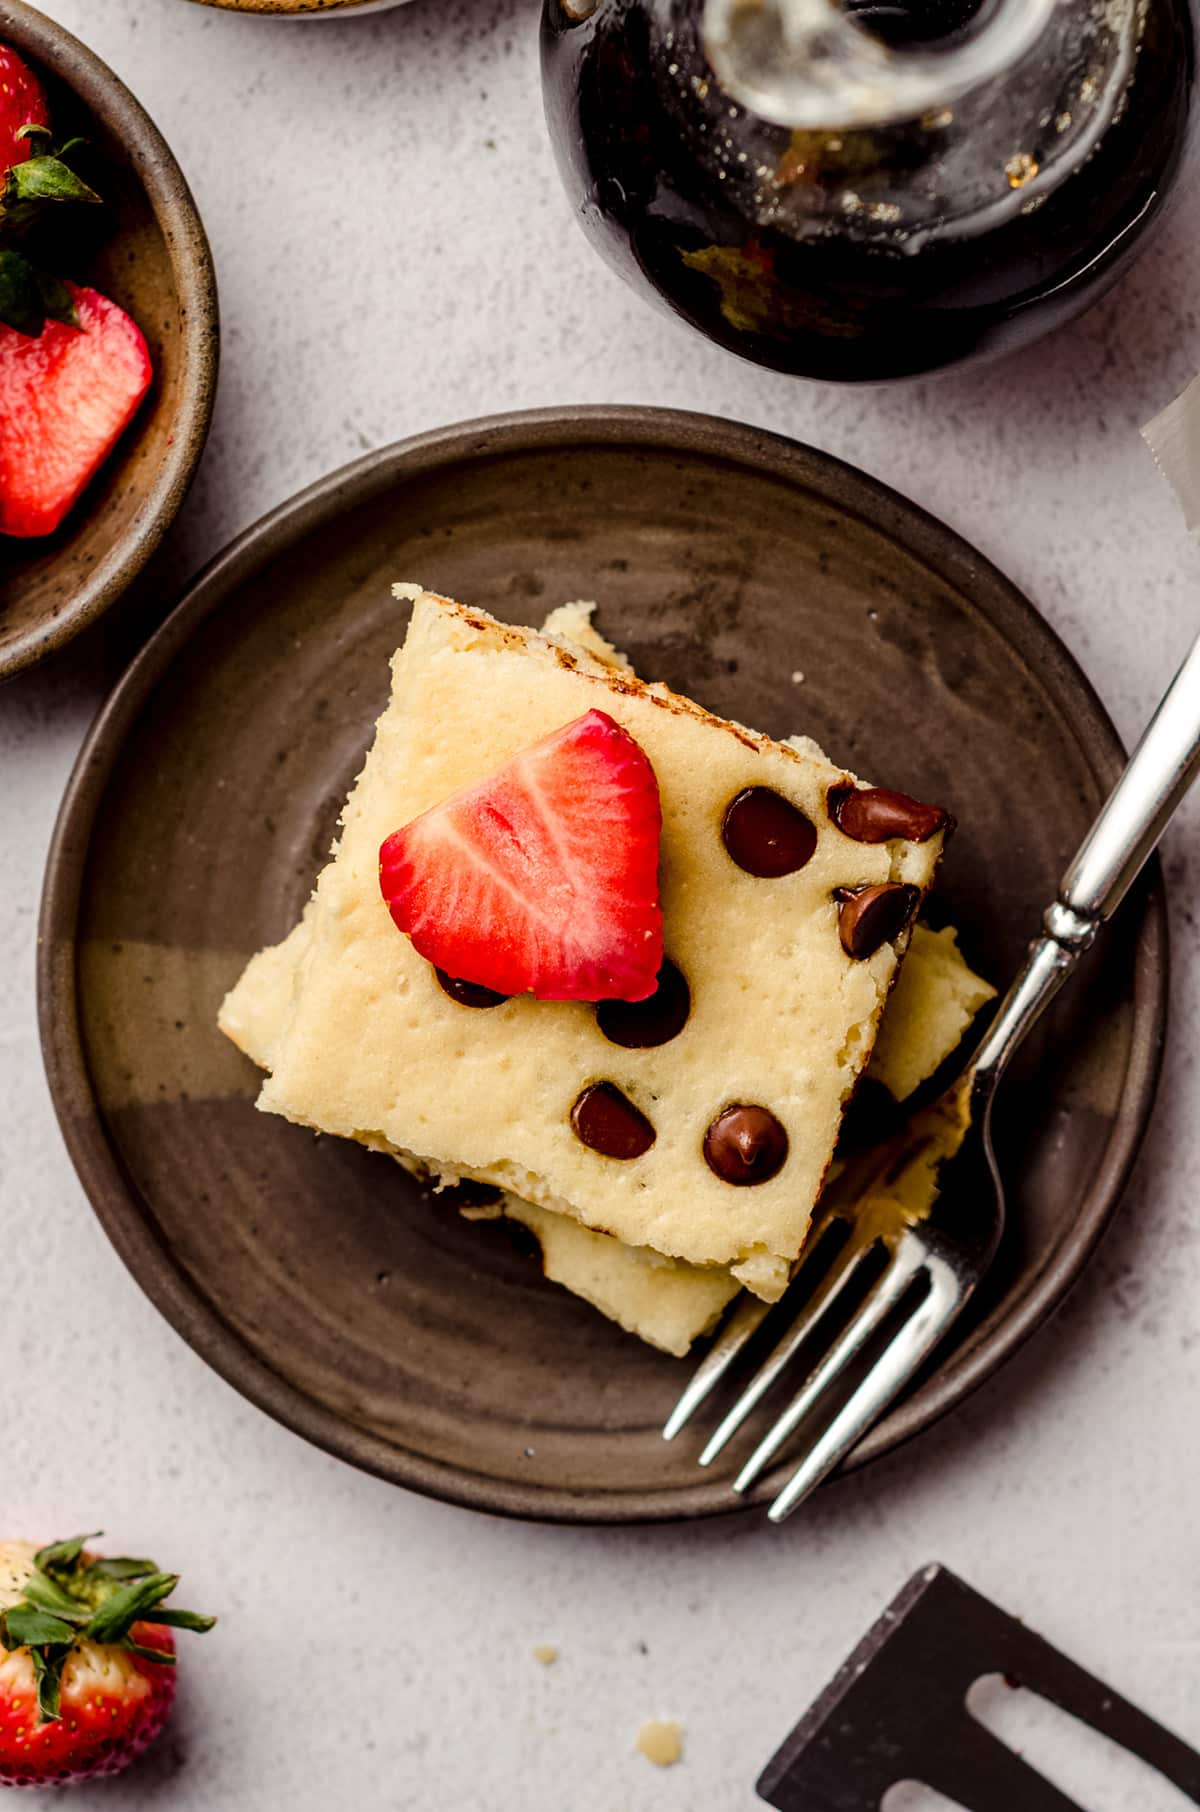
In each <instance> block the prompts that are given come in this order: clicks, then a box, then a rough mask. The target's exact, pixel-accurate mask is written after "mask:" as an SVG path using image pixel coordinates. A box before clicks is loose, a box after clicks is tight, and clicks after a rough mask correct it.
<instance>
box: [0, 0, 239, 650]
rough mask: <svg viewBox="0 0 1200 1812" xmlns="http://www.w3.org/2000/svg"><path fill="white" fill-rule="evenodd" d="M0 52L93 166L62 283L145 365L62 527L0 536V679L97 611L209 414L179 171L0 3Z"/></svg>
mask: <svg viewBox="0 0 1200 1812" xmlns="http://www.w3.org/2000/svg"><path fill="white" fill-rule="evenodd" d="M0 43H4V44H11V45H12V46H13V48H14V49H16V50H18V51H19V52H20V54H21V55H22V56H23V57H24V58H25V59H26V61H27V62H28V63H30V64H31V65H32V67H33V68H34V69H35V70H36V72H37V73H38V75H39V76H40V77H41V78H42V81H43V83H44V84H45V88H46V93H47V96H48V98H49V102H50V112H51V118H52V120H53V123H54V130H55V133H56V135H57V136H59V137H60V138H62V137H66V136H68V135H69V134H72V133H78V134H80V135H81V136H82V137H84V138H86V139H87V140H88V142H89V145H90V147H91V153H92V155H93V156H94V157H95V159H96V174H97V178H98V181H99V184H100V186H101V188H102V190H103V193H104V198H105V201H106V203H107V204H108V205H107V207H106V208H105V210H104V218H103V223H102V230H103V236H102V238H101V240H100V243H99V246H98V249H97V250H96V253H95V256H88V257H85V258H84V260H83V263H82V265H81V266H80V267H78V268H75V269H69V270H66V271H65V272H64V274H65V275H67V276H70V277H74V278H77V279H78V280H80V281H83V282H87V283H90V284H93V285H94V286H95V288H97V289H99V290H102V291H103V293H104V294H105V295H107V296H111V297H112V299H113V301H114V302H119V303H120V305H121V307H122V308H124V309H125V310H126V311H127V312H128V313H129V314H131V315H132V316H133V318H134V320H135V321H136V322H137V324H138V326H139V327H140V328H141V330H142V332H143V333H144V334H145V336H146V341H147V344H148V346H149V348H150V357H151V359H152V360H153V363H154V384H153V386H152V388H151V391H150V394H149V396H148V397H147V398H146V400H145V402H144V403H143V404H142V407H141V409H140V410H139V411H138V414H137V415H136V417H135V418H134V420H133V422H132V423H131V424H130V426H129V428H128V430H127V431H126V433H125V434H124V436H123V437H122V439H121V441H120V442H119V444H118V446H117V448H116V450H115V452H114V453H113V456H112V458H111V459H110V460H108V462H107V463H106V464H105V465H104V466H103V467H102V469H101V470H100V472H99V473H97V475H96V477H95V478H94V479H93V481H92V483H91V484H90V485H89V486H88V488H87V490H86V491H85V492H84V494H83V496H82V497H81V498H80V500H79V502H78V503H77V504H76V506H75V508H74V509H73V510H72V511H71V514H70V515H69V516H68V517H67V519H66V520H65V522H64V523H63V524H62V526H61V527H60V528H59V529H58V530H57V531H56V532H55V533H54V534H53V535H49V536H46V537H45V538H43V539H38V540H33V541H20V540H14V539H12V538H10V537H8V536H0V680H2V679H5V678H7V677H8V676H9V675H11V674H14V673H19V672H20V671H21V669H22V668H23V667H30V666H32V665H33V664H34V662H35V661H39V660H41V659H42V658H43V656H44V655H47V654H49V653H51V652H52V651H53V650H54V649H56V648H60V647H61V646H62V645H63V643H64V642H67V641H69V640H70V638H71V637H72V636H73V635H77V634H78V633H79V631H80V630H81V629H83V628H84V627H85V626H86V625H87V624H88V623H91V622H93V621H94V620H95V619H96V618H97V617H98V616H99V615H100V614H101V612H102V611H104V610H107V608H108V606H109V605H110V604H112V603H113V602H114V600H115V599H116V598H118V597H119V596H120V594H121V593H122V592H123V591H124V590H125V588H126V586H127V585H128V584H129V582H130V580H131V579H132V578H133V577H134V576H135V574H137V573H138V572H140V570H141V568H142V567H143V566H144V565H145V563H146V561H147V560H148V559H149V558H150V556H151V554H152V553H153V552H154V550H155V548H156V547H157V546H158V544H159V542H160V541H161V540H162V538H163V535H164V534H165V533H166V531H167V529H168V528H169V527H170V525H171V523H172V521H173V520H174V518H175V514H176V512H177V511H178V509H179V506H180V504H181V503H182V502H183V499H184V496H185V495H186V492H187V488H188V485H189V484H190V483H191V479H192V474H193V473H194V471H195V469H196V465H197V462H198V461H199V458H200V454H201V451H202V450H203V447H204V441H205V437H206V435H207V433H208V424H209V419H210V417H211V415H212V407H213V399H214V395H215V392H216V382H217V288H216V279H215V277H214V274H213V264H212V258H211V256H210V254H209V249H208V241H207V240H206V238H205V236H204V228H203V227H202V226H201V224H200V217H199V215H198V214H197V212H196V206H195V203H194V202H193V200H192V197H191V194H190V192H189V190H188V186H187V184H186V182H185V181H184V179H183V176H182V174H181V172H180V169H179V166H178V164H177V163H176V162H175V159H174V158H173V157H172V156H171V153H170V151H169V150H168V148H167V146H166V144H165V143H164V142H163V139H162V136H161V134H160V133H159V131H158V129H157V127H156V126H155V125H154V124H153V122H152V121H151V120H150V118H149V117H148V115H147V114H146V113H145V111H144V110H143V109H142V108H141V107H140V106H139V105H138V103H137V101H135V100H134V98H133V96H132V95H131V94H130V92H129V90H128V89H127V88H126V87H125V86H124V84H123V83H122V82H120V81H118V79H117V77H116V76H115V75H114V74H113V72H112V70H111V69H109V68H107V67H106V65H105V64H103V63H102V62H101V61H100V59H99V57H96V56H93V54H92V52H91V51H90V50H88V49H87V47H86V46H85V45H83V44H81V43H80V42H79V40H78V38H73V37H72V36H71V34H70V32H68V31H64V30H63V28H62V26H61V25H56V24H55V23H54V21H53V20H52V19H47V18H45V17H44V15H43V14H41V13H39V12H35V11H34V9H33V8H32V7H31V6H26V5H24V4H23V0H0ZM81 225H82V226H83V227H87V226H88V225H89V223H87V222H84V223H81Z"/></svg>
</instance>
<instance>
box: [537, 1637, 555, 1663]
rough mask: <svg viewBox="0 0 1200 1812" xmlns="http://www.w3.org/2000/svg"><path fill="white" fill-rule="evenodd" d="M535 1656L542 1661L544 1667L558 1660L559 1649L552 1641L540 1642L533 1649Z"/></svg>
mask: <svg viewBox="0 0 1200 1812" xmlns="http://www.w3.org/2000/svg"><path fill="white" fill-rule="evenodd" d="M533 1658H534V1660H535V1661H540V1662H541V1664H542V1666H543V1667H549V1666H551V1665H552V1663H553V1662H555V1661H557V1660H558V1650H557V1649H556V1648H555V1646H554V1644H553V1643H552V1642H539V1643H538V1644H537V1646H536V1648H535V1649H534V1651H533Z"/></svg>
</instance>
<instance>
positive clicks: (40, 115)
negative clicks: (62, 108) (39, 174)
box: [0, 44, 50, 171]
mask: <svg viewBox="0 0 1200 1812" xmlns="http://www.w3.org/2000/svg"><path fill="white" fill-rule="evenodd" d="M49 124H50V110H49V108H48V107H47V106H46V96H45V94H44V93H43V90H42V84H41V83H40V82H39V81H38V79H37V77H36V76H35V75H34V73H33V71H32V69H30V67H29V65H28V64H27V63H24V62H22V60H21V58H20V57H19V56H18V55H17V53H16V51H15V50H10V49H9V47H8V45H7V44H0V171H3V170H7V169H8V168H9V166H10V164H20V163H24V161H25V159H26V158H27V157H28V156H29V155H30V152H31V150H32V147H31V145H30V143H29V140H28V139H27V138H23V137H22V136H21V134H22V132H23V131H24V129H25V127H26V126H42V127H45V126H48V125H49Z"/></svg>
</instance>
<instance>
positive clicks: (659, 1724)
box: [634, 1718, 683, 1768]
mask: <svg viewBox="0 0 1200 1812" xmlns="http://www.w3.org/2000/svg"><path fill="white" fill-rule="evenodd" d="M634 1747H635V1748H636V1749H637V1750H638V1752H639V1754H641V1755H644V1756H645V1757H646V1760H647V1761H648V1762H653V1763H654V1765H655V1767H656V1768H670V1767H671V1765H672V1764H673V1763H674V1762H677V1761H678V1760H679V1758H680V1756H681V1755H682V1754H683V1726H682V1724H678V1723H676V1721H675V1719H674V1718H647V1720H646V1722H645V1723H644V1724H643V1725H642V1726H641V1728H640V1729H639V1731H638V1733H637V1742H636V1743H635V1745H634Z"/></svg>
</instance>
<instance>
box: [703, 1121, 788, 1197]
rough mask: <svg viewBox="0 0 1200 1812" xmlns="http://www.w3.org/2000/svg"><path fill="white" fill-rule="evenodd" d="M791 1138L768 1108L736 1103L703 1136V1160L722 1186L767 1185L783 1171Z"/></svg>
mask: <svg viewBox="0 0 1200 1812" xmlns="http://www.w3.org/2000/svg"><path fill="white" fill-rule="evenodd" d="M787 1155H788V1136H787V1133H786V1132H785V1131H784V1129H783V1127H782V1126H781V1125H780V1123H779V1121H778V1120H777V1119H776V1118H775V1116H774V1114H773V1113H772V1112H771V1111H770V1109H769V1108H766V1107H754V1106H750V1105H747V1104H746V1103H745V1102H736V1103H735V1104H734V1106H733V1107H727V1108H725V1109H724V1111H723V1112H722V1113H719V1114H718V1115H717V1117H716V1119H715V1120H714V1121H713V1123H712V1125H711V1126H710V1127H709V1129H708V1131H707V1132H706V1133H705V1135H704V1161H705V1163H706V1164H707V1165H708V1168H709V1169H710V1170H711V1171H712V1172H713V1173H714V1175H716V1176H719V1177H720V1179H721V1181H722V1182H723V1183H734V1184H736V1185H737V1186H738V1187H739V1188H740V1187H742V1186H744V1185H745V1184H747V1183H765V1182H767V1181H769V1179H770V1178H771V1177H773V1176H774V1175H775V1173H776V1172H777V1171H779V1170H782V1168H783V1166H784V1163H785V1161H786V1159H787Z"/></svg>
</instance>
